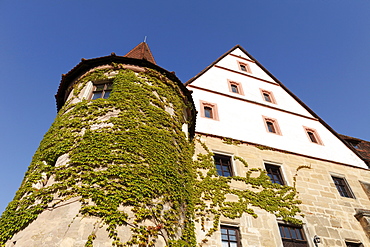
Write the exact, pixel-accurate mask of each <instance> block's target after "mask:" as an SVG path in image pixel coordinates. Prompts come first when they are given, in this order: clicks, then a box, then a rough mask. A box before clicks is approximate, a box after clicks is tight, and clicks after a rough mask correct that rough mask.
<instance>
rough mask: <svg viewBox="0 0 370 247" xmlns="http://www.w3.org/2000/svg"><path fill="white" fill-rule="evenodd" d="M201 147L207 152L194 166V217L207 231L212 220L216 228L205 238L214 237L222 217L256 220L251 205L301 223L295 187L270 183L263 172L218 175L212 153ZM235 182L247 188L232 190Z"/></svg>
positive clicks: (200, 155) (239, 160) (292, 221)
mask: <svg viewBox="0 0 370 247" xmlns="http://www.w3.org/2000/svg"><path fill="white" fill-rule="evenodd" d="M198 141H199V140H198ZM199 142H200V141H199ZM200 144H201V146H202V147H203V148H204V149H205V153H203V154H202V153H200V154H198V157H197V161H196V162H195V167H194V168H195V169H196V170H198V172H197V178H196V180H195V186H194V193H195V195H200V196H199V197H195V198H194V201H195V205H196V206H195V217H196V221H197V222H200V223H201V224H202V227H203V230H204V231H207V230H206V229H205V227H204V223H205V222H206V221H209V220H211V221H213V227H212V228H211V229H209V230H208V232H207V234H206V236H211V235H212V234H213V233H214V232H215V231H216V230H217V229H218V226H219V223H220V217H221V216H224V217H227V218H230V219H235V218H239V217H241V216H242V215H243V214H244V213H247V214H250V215H252V216H253V217H257V214H256V213H255V212H254V210H253V208H252V207H251V206H253V207H258V208H261V209H264V210H266V211H267V212H270V213H272V214H274V215H276V217H278V218H281V219H282V220H284V221H287V222H291V223H294V224H302V222H301V221H300V220H297V219H296V218H294V216H295V215H296V214H298V213H299V212H300V209H299V208H298V204H300V203H301V202H300V201H299V200H297V199H296V193H297V192H296V189H295V188H294V187H290V186H285V185H280V184H275V183H271V181H270V178H269V177H268V176H267V173H266V171H265V170H263V169H255V168H254V169H253V168H252V169H249V170H248V171H247V172H246V174H245V176H243V177H242V176H233V177H221V176H218V175H217V170H216V167H215V165H214V161H213V158H212V157H213V153H211V152H210V151H209V149H208V148H207V147H206V146H205V144H204V143H202V142H200ZM234 159H235V160H236V161H237V162H240V163H241V164H243V165H244V166H245V167H248V164H247V162H246V161H245V160H244V159H242V158H241V157H235V158H234ZM232 182H240V183H239V185H241V186H242V187H244V189H235V188H234V187H231V183H232ZM228 195H229V196H234V198H236V200H234V201H230V200H226V196H228ZM204 241H206V239H204Z"/></svg>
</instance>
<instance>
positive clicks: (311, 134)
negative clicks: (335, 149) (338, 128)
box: [303, 126, 323, 145]
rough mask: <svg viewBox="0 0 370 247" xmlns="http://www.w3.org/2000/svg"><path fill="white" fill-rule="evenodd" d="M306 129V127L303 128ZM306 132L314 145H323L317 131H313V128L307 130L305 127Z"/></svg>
mask: <svg viewBox="0 0 370 247" xmlns="http://www.w3.org/2000/svg"><path fill="white" fill-rule="evenodd" d="M303 127H304V126H303ZM304 129H305V131H306V134H307V137H308V139H309V140H310V141H311V142H312V143H316V144H319V145H323V143H322V141H321V139H320V137H319V134H318V133H317V131H316V130H315V129H312V128H307V127H304Z"/></svg>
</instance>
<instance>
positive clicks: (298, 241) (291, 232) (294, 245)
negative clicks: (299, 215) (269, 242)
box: [279, 224, 308, 247]
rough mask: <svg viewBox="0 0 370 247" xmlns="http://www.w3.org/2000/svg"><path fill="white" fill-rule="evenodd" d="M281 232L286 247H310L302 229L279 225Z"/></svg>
mask: <svg viewBox="0 0 370 247" xmlns="http://www.w3.org/2000/svg"><path fill="white" fill-rule="evenodd" d="M279 230H280V236H281V240H282V241H283V246H284V247H308V244H307V240H306V238H305V236H304V233H303V231H302V227H296V226H289V225H282V224H279Z"/></svg>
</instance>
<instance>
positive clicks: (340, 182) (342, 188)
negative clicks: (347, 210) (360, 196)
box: [331, 176, 355, 198]
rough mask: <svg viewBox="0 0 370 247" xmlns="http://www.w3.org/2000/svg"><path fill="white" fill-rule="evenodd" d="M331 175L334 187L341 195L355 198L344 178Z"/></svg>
mask: <svg viewBox="0 0 370 247" xmlns="http://www.w3.org/2000/svg"><path fill="white" fill-rule="evenodd" d="M331 177H332V179H333V181H334V184H335V187H336V188H337V190H338V192H339V195H341V196H343V197H348V198H355V197H354V195H353V193H352V191H351V189H350V188H349V186H348V184H347V181H346V179H345V178H343V177H335V176H331Z"/></svg>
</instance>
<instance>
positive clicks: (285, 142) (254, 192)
mask: <svg viewBox="0 0 370 247" xmlns="http://www.w3.org/2000/svg"><path fill="white" fill-rule="evenodd" d="M56 100H57V109H58V116H57V118H56V119H55V122H54V123H53V125H52V126H51V128H50V130H49V131H48V132H47V133H46V134H45V136H44V139H43V140H42V142H41V143H40V147H39V149H38V150H37V151H36V153H35V155H34V158H33V160H32V163H31V165H30V167H29V169H28V171H27V173H26V175H25V178H24V181H23V182H22V185H21V187H20V188H19V190H18V191H17V193H16V196H15V198H14V200H13V201H12V202H10V203H9V206H8V207H7V209H6V210H5V212H4V213H3V215H2V217H1V219H0V245H1V246H6V247H10V246H27V247H29V246H48V247H52V246H62V247H69V246H71V247H72V246H210V247H211V246H212V247H213V246H214V247H216V246H228V247H242V246H253V247H257V246H261V247H262V246H263V247H270V246H271V247H274V246H279V247H280V246H285V247H291V246H292V247H303V246H307V247H320V246H330V247H333V246H338V247H339V246H343V247H344V246H350V247H354V246H357V247H358V246H370V172H369V165H370V143H369V142H366V141H363V140H360V139H357V138H352V137H348V136H344V135H339V134H338V133H336V132H335V131H334V130H333V129H332V128H331V127H330V126H329V125H328V124H326V123H325V122H324V121H323V120H322V119H321V118H320V117H319V116H317V115H316V114H315V113H314V112H313V111H312V110H311V109H310V108H309V107H308V106H306V105H305V104H304V103H303V102H302V101H301V100H300V99H299V98H298V97H297V96H295V95H294V94H293V93H292V92H291V91H289V89H287V88H286V87H285V86H284V85H283V84H282V83H281V82H280V81H278V80H277V79H276V78H275V77H274V76H273V75H272V74H271V73H270V72H269V71H268V70H267V69H265V68H264V67H263V66H262V65H261V64H260V63H259V62H258V61H257V60H256V59H255V58H253V57H252V56H251V55H250V54H249V53H248V52H247V51H246V50H244V49H243V48H242V47H241V46H239V45H237V46H235V47H233V48H232V49H231V50H229V51H228V52H226V53H225V54H223V55H222V56H221V57H220V58H218V59H217V60H216V61H215V62H213V63H212V64H210V65H209V66H208V67H207V68H205V69H204V70H202V71H201V72H200V73H199V74H198V75H196V76H195V77H193V78H192V79H190V80H189V81H188V82H186V83H185V84H183V83H182V82H181V81H180V80H179V79H178V78H177V77H176V75H175V74H174V73H173V72H169V71H167V70H165V69H163V68H161V67H159V66H158V65H156V62H155V60H154V57H153V56H152V53H151V51H150V49H149V47H148V45H147V44H146V43H140V44H139V45H138V46H136V47H135V48H134V49H132V50H131V51H130V52H129V53H127V54H126V55H125V56H117V55H116V54H114V53H112V54H111V55H109V56H106V57H99V58H94V59H83V60H82V61H81V62H80V63H79V64H78V65H76V66H75V67H74V68H73V69H72V70H71V71H69V72H68V73H67V74H65V75H63V76H62V81H61V83H60V86H59V89H58V92H57V94H56Z"/></svg>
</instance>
